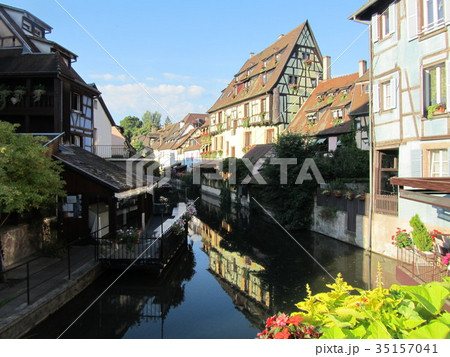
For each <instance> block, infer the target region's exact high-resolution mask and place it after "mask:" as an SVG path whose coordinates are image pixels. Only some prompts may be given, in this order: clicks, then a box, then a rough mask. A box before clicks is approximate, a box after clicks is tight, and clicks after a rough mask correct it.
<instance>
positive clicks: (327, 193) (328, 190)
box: [322, 188, 331, 196]
mask: <svg viewBox="0 0 450 357" xmlns="http://www.w3.org/2000/svg"><path fill="white" fill-rule="evenodd" d="M322 195H324V196H329V195H331V190H330V189H328V188H326V189H324V190H322Z"/></svg>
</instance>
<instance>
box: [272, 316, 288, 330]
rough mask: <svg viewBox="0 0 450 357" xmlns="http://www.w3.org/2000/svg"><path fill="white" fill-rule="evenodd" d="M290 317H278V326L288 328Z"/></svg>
mask: <svg viewBox="0 0 450 357" xmlns="http://www.w3.org/2000/svg"><path fill="white" fill-rule="evenodd" d="M288 319H289V318H288V317H287V316H286V314H284V313H283V314H281V315H280V316H278V317H277V320H276V321H275V322H276V324H277V326H280V327H281V326H286V324H287V322H288Z"/></svg>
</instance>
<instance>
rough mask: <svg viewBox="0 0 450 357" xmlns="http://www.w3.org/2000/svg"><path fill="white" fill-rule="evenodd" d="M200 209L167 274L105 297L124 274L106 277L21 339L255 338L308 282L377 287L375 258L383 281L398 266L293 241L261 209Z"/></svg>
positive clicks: (320, 243)
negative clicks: (341, 281)
mask: <svg viewBox="0 0 450 357" xmlns="http://www.w3.org/2000/svg"><path fill="white" fill-rule="evenodd" d="M196 206H197V211H198V215H197V217H195V218H194V219H193V220H192V221H191V222H190V226H189V244H188V247H187V248H186V250H185V251H183V252H182V254H180V255H179V257H178V258H177V260H176V261H174V262H173V264H172V266H171V267H170V269H169V270H168V271H167V272H166V273H165V275H164V276H163V277H161V278H159V279H154V278H152V277H150V276H149V274H147V273H145V272H138V271H129V272H127V273H126V274H125V275H123V276H122V277H121V278H120V279H119V280H118V281H117V282H116V283H115V284H113V285H112V286H111V287H110V288H109V289H108V290H106V292H105V289H106V288H107V287H108V286H109V285H110V284H111V282H113V281H114V279H115V278H116V277H117V275H118V273H117V272H108V273H106V274H104V275H103V276H101V277H100V278H99V279H98V280H97V281H96V282H94V283H93V284H92V285H91V286H89V287H88V288H87V289H85V290H84V291H83V292H82V293H80V294H79V295H78V296H77V297H76V298H75V299H73V300H72V301H70V302H69V303H68V304H66V305H65V306H64V307H63V308H61V309H60V310H58V311H57V312H56V313H55V314H53V315H51V316H49V317H48V318H47V319H46V320H45V321H44V322H42V323H41V324H39V325H38V326H37V327H35V328H34V329H33V330H31V331H30V332H29V333H28V334H27V335H26V336H25V338H56V337H58V336H60V334H61V333H63V331H65V332H64V334H63V335H62V336H61V337H62V338H126V339H161V338H171V339H174V338H175V339H196V338H205V339H209V338H218V339H222V338H227V339H229V338H234V339H242V338H255V337H256V334H257V333H258V332H260V331H261V330H262V329H263V328H264V321H265V320H266V319H267V317H269V316H271V315H273V314H275V313H277V312H286V313H289V312H292V311H295V310H296V307H295V304H296V303H297V302H299V301H301V300H302V299H303V298H304V297H305V296H306V284H309V285H310V287H311V289H312V291H313V293H318V292H321V291H325V290H326V289H327V288H326V284H329V283H332V282H333V279H332V277H335V276H336V275H337V274H338V273H342V274H343V277H344V279H345V281H347V282H348V283H349V284H351V285H353V286H356V287H360V288H372V287H373V286H371V284H373V282H374V281H375V275H376V266H377V262H378V261H380V260H381V261H382V263H383V266H384V267H385V269H386V267H387V277H389V275H390V274H392V271H391V270H392V269H394V270H395V267H394V265H393V264H394V263H393V262H392V261H390V260H389V259H387V258H383V257H380V256H375V255H371V254H368V253H367V252H365V251H364V250H362V249H359V248H356V247H354V246H351V245H348V244H345V243H342V242H339V241H337V240H334V239H331V238H328V237H326V236H323V235H319V234H315V233H312V232H306V231H302V232H296V233H293V234H292V237H290V236H289V235H288V234H286V232H284V231H283V230H282V229H281V228H280V227H279V226H277V225H276V224H274V222H270V221H269V220H268V219H267V217H265V216H264V214H263V213H262V212H258V211H256V212H252V213H251V214H249V213H246V212H240V213H228V214H224V212H222V211H221V210H220V208H219V207H218V206H217V205H214V204H212V203H208V202H207V200H205V199H203V200H202V201H197V204H196ZM305 250H306V252H308V253H306V252H305ZM310 255H311V256H312V257H313V258H312V257H311V256H310ZM385 273H386V271H385ZM100 295H101V298H100V299H98V301H97V302H96V303H95V304H93V305H92V307H90V308H89V309H88V310H87V311H86V312H85V313H84V314H83V316H82V317H80V318H78V317H79V316H80V314H82V313H83V312H84V311H85V310H86V308H87V307H88V306H89V305H90V304H91V302H92V301H94V300H95V299H96V298H97V297H98V296H100ZM74 321H76V322H75V323H74ZM70 325H71V326H70ZM69 326H70V328H68V327H69Z"/></svg>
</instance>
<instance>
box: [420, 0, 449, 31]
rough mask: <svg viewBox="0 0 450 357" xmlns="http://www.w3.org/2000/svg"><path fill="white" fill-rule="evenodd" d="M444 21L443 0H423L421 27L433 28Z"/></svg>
mask: <svg viewBox="0 0 450 357" xmlns="http://www.w3.org/2000/svg"><path fill="white" fill-rule="evenodd" d="M443 23H444V0H423V27H424V29H425V30H430V29H434V28H436V27H438V26H440V25H442V24H443Z"/></svg>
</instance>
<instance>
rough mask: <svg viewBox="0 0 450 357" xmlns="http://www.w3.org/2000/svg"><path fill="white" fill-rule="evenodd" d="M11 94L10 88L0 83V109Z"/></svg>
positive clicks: (3, 107)
mask: <svg viewBox="0 0 450 357" xmlns="http://www.w3.org/2000/svg"><path fill="white" fill-rule="evenodd" d="M10 95H11V90H10V89H9V87H7V86H5V85H4V84H1V85H0V110H3V109H5V106H6V99H7V98H8V97H9V96H10Z"/></svg>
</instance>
